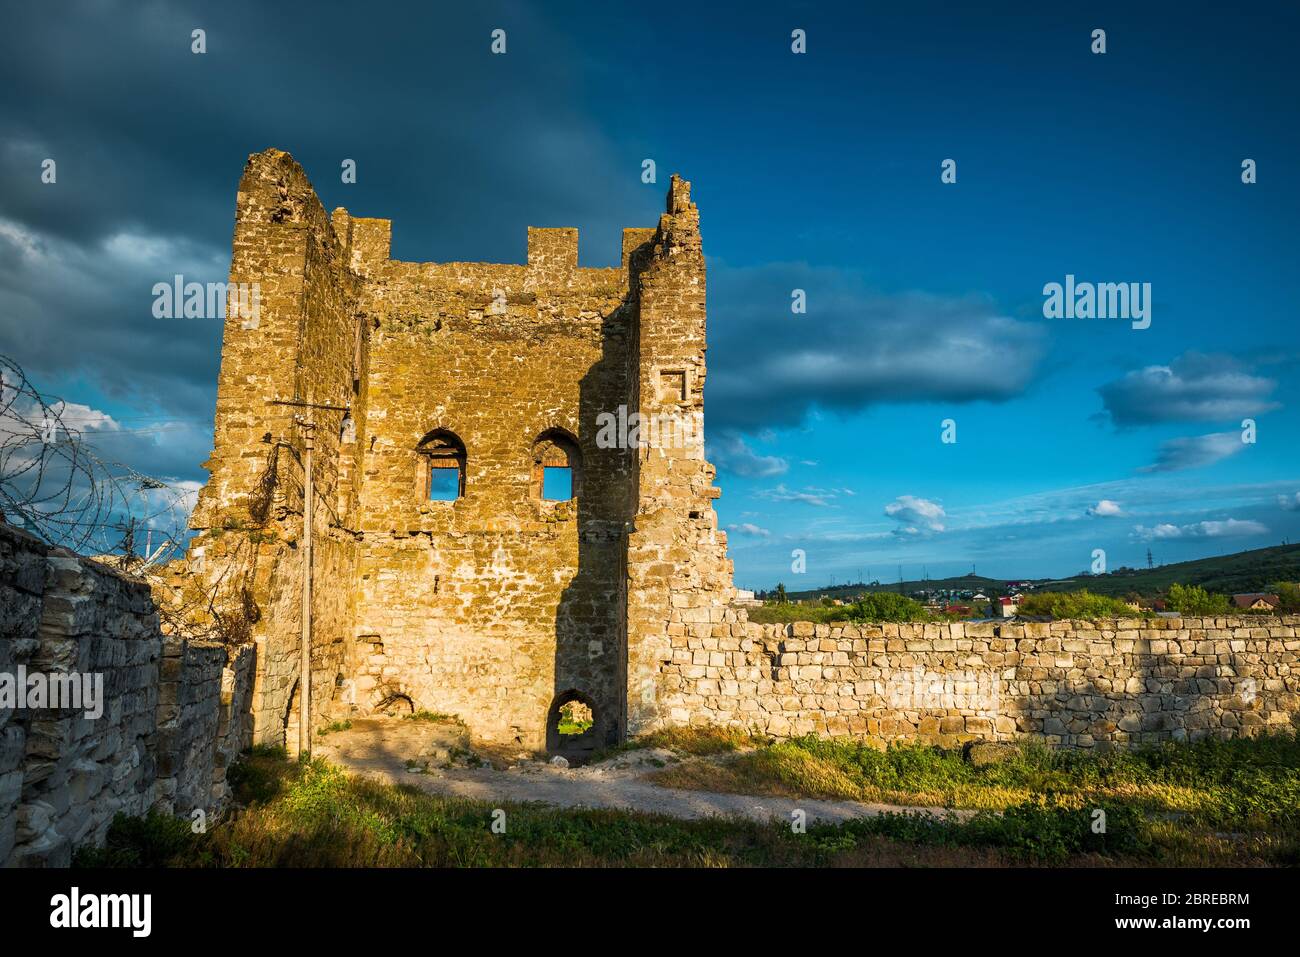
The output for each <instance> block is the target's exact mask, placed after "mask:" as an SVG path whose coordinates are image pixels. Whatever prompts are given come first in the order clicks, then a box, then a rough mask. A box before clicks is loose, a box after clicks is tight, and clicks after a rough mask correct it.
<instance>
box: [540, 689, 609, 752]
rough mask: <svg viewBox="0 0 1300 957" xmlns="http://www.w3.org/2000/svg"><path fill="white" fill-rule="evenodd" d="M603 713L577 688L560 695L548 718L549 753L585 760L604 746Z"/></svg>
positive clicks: (547, 738)
mask: <svg viewBox="0 0 1300 957" xmlns="http://www.w3.org/2000/svg"><path fill="white" fill-rule="evenodd" d="M603 727H604V724H603V722H602V720H601V714H600V710H599V709H598V708H597V707H596V703H595V702H594V701H592V700H591V698H590V697H589V696H588V695H585V694H583V693H582V692H581V691H578V690H577V689H576V688H570V689H569V690H568V691H564V692H561V693H560V694H558V695H556V696H555V700H554V701H552V702H551V707H550V710H549V711H548V712H547V715H546V750H547V751H549V752H551V753H552V754H559V755H563V756H564V757H566V758H568V759H569V760H570V761H578V762H582V761H585V760H586V759H587V758H588V757H590V756H591V754H592V752H594V751H595V750H596V749H597V748H598V747H600V746H601V745H602V744H604V743H605V742H604V737H603V735H602V732H601V729H602V728H603Z"/></svg>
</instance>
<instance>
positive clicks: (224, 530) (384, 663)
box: [178, 150, 1300, 751]
mask: <svg viewBox="0 0 1300 957" xmlns="http://www.w3.org/2000/svg"><path fill="white" fill-rule="evenodd" d="M390 229H391V226H390V223H389V221H388V220H383V219H365V218H360V217H354V216H352V215H350V214H349V213H348V212H347V211H346V210H342V209H338V210H335V211H334V213H333V214H332V215H327V214H326V212H325V210H324V208H323V207H322V206H321V203H320V201H319V200H318V199H317V197H316V194H315V192H314V191H313V189H312V187H311V184H310V183H309V182H308V180H307V177H306V175H305V174H304V173H303V170H302V169H301V167H299V166H298V164H297V163H295V162H294V161H293V159H292V158H291V157H290V156H289V155H288V154H286V153H283V152H280V151H278V150H268V151H266V152H264V153H259V154H256V155H254V156H252V157H251V158H250V159H249V162H248V166H247V168H246V169H245V171H244V175H243V179H242V180H241V182H240V186H239V195H238V205H237V211H236V221H235V235H234V254H233V258H232V263H231V271H230V282H231V284H232V286H235V285H236V284H256V285H257V286H258V287H259V288H260V293H261V296H260V305H261V308H260V314H259V315H258V316H257V317H256V321H250V320H249V319H248V317H246V316H242V317H241V316H239V315H232V316H230V317H228V318H227V321H226V329H225V341H224V348H223V352H222V365H221V375H220V382H219V387H218V396H217V414H216V433H215V441H214V449H213V453H212V457H211V459H210V460H209V462H208V463H206V464H207V467H208V469H209V470H210V472H211V479H210V481H209V482H208V484H207V486H206V487H205V488H204V489H203V491H202V493H201V494H200V496H199V500H198V505H197V507H196V509H195V510H194V513H193V517H192V519H191V525H192V526H193V527H194V528H195V529H197V536H196V538H195V540H194V542H193V544H192V545H191V548H190V560H189V572H188V574H187V575H186V576H184V581H182V582H181V584H180V585H179V586H178V590H180V591H184V590H185V589H186V588H187V587H188V588H189V589H191V590H193V589H194V587H195V585H196V583H198V584H199V585H200V586H201V588H200V590H201V591H203V592H204V593H205V594H208V595H211V596H214V597H213V598H212V599H211V600H210V601H209V602H208V604H209V606H210V607H211V609H212V612H213V615H214V616H215V617H216V618H217V620H218V621H219V623H220V624H221V625H222V626H223V629H224V631H225V632H226V633H227V635H228V636H230V637H228V642H229V643H232V644H239V643H241V642H247V641H249V640H251V641H253V642H254V643H255V645H256V652H257V655H256V660H257V666H256V680H255V682H254V685H253V691H252V698H251V707H250V710H251V719H252V726H253V728H254V736H255V738H256V740H259V741H263V742H274V743H278V742H287V743H288V744H289V745H290V747H293V746H294V745H295V743H296V741H297V727H296V724H297V713H298V705H297V700H296V687H297V676H298V672H299V664H298V662H299V645H300V634H301V621H302V605H301V598H300V596H301V594H302V584H303V581H302V576H303V562H302V558H301V552H302V550H303V549H302V545H301V542H300V537H301V535H302V530H303V521H302V511H303V487H304V484H303V459H304V435H305V430H304V428H303V427H302V425H301V424H300V423H299V422H298V421H297V420H296V417H299V416H304V415H307V416H310V417H311V418H312V419H313V420H315V422H316V428H315V429H314V430H313V433H314V437H315V476H314V478H313V482H312V487H313V488H314V489H316V492H317V495H316V505H315V507H314V508H313V515H312V528H313V530H314V533H313V534H314V538H315V541H316V543H317V545H316V547H315V549H314V552H313V571H312V579H313V581H314V582H315V589H314V591H313V599H312V608H311V616H312V623H313V656H312V662H311V677H312V688H313V689H315V690H314V691H313V693H312V694H311V707H312V715H311V722H312V725H313V727H317V726H320V725H321V724H323V723H326V722H329V721H331V720H335V719H337V718H340V717H346V716H349V715H367V714H373V713H375V712H377V711H380V712H383V711H394V710H397V711H408V712H409V711H421V710H427V711H432V712H438V713H442V714H449V715H455V716H457V717H458V718H460V719H461V720H463V721H464V722H465V723H466V724H467V725H468V726H469V728H470V729H471V730H472V732H473V734H474V736H475V737H476V738H477V739H479V740H481V741H484V742H488V743H497V744H504V745H519V746H521V747H523V748H528V749H542V748H545V749H547V750H551V751H554V750H558V749H560V748H561V747H562V746H563V745H566V744H569V745H571V746H574V747H577V748H579V749H586V750H590V749H593V748H596V747H600V746H604V745H607V744H612V743H615V742H618V741H621V740H623V739H625V738H627V737H628V736H632V735H637V734H640V733H643V732H645V731H648V730H651V729H654V728H657V727H661V726H663V725H667V724H694V725H703V724H726V725H739V726H744V727H750V728H754V729H756V730H759V731H762V732H765V733H768V734H774V735H790V734H808V733H816V734H824V735H837V734H852V735H859V736H866V737H871V738H874V739H877V740H881V741H888V740H892V739H895V738H922V739H927V740H933V741H937V742H939V743H943V744H955V743H961V742H964V741H969V740H972V739H975V738H992V739H1006V738H1012V737H1017V736H1021V735H1035V736H1039V737H1041V738H1042V739H1044V740H1046V741H1047V742H1048V743H1050V744H1053V745H1065V746H1074V747H1090V746H1094V745H1098V744H1100V745H1109V744H1112V743H1128V742H1152V741H1160V740H1169V739H1179V738H1186V737H1198V736H1203V735H1207V734H1214V735H1220V736H1231V735H1234V734H1250V733H1254V732H1255V731H1257V730H1260V729H1263V728H1266V727H1270V726H1289V725H1290V724H1292V723H1293V721H1294V717H1295V715H1296V713H1297V712H1298V711H1300V675H1297V673H1296V668H1295V662H1296V661H1297V655H1298V654H1300V641H1298V640H1297V637H1296V624H1297V621H1300V619H1294V618H1277V617H1272V618H1266V619H1261V618H1258V617H1255V618H1249V617H1246V618H1217V619H1216V618H1206V619H1156V620H1144V619H1132V620H1112V621H1109V622H1051V623H1034V622H1027V623H1020V622H1008V623H981V622H956V623H952V624H915V625H912V624H884V625H853V624H847V623H846V624H843V625H840V624H835V625H824V624H818V625H814V624H811V623H806V622H804V623H794V624H792V625H758V624H753V623H749V622H748V621H747V618H746V615H747V613H746V611H745V610H744V608H742V607H739V606H736V605H733V603H732V602H733V598H734V597H735V590H734V588H733V586H732V577H731V563H730V561H729V560H728V559H727V557H726V536H725V534H724V533H723V532H721V531H719V530H718V523H717V516H716V514H715V512H714V510H713V501H714V499H715V498H717V496H718V494H719V492H718V489H717V488H715V486H714V484H713V479H714V470H713V468H712V467H711V466H710V465H709V464H708V462H706V461H705V459H704V451H703V447H702V443H700V442H698V441H697V442H685V443H682V442H675V441H653V442H650V443H644V442H637V441H635V440H633V441H623V442H612V443H611V442H608V441H601V440H600V438H601V429H600V428H598V426H599V425H600V423H601V422H602V421H603V422H606V423H608V422H609V421H610V420H611V419H617V421H618V422H619V423H620V425H621V424H622V423H623V422H624V421H625V420H626V419H629V418H632V417H634V416H639V417H640V418H641V419H642V420H643V421H654V420H657V419H661V418H667V419H670V420H675V421H686V422H688V423H690V424H691V429H690V430H689V431H691V432H692V433H693V434H694V435H696V436H699V435H701V434H702V429H703V412H704V408H703V394H704V383H705V370H706V365H705V268H704V258H703V254H702V251H701V241H700V223H699V213H698V210H697V209H696V207H695V205H694V203H692V202H691V198H690V184H689V183H687V182H685V181H684V180H682V179H680V178H678V177H676V176H674V177H673V179H672V183H671V186H670V187H669V190H668V197H667V209H666V211H665V212H664V214H663V215H662V216H661V217H660V220H659V224H658V226H657V227H655V228H643V229H627V230H624V233H623V249H622V257H621V262H620V265H619V266H618V267H615V268H609V269H591V268H582V267H579V266H578V253H577V244H578V235H577V231H576V230H573V229H531V228H530V229H529V231H528V255H527V263H526V264H524V265H499V264H487V263H407V262H400V261H397V260H394V259H391V258H390V256H389V239H390ZM273 402H296V403H300V404H299V405H282V404H272V403H273ZM315 406H325V407H328V408H314V407H315ZM615 431H618V430H615ZM622 434H624V433H623V432H620V435H622ZM552 477H555V478H558V479H559V480H560V481H561V484H562V486H563V488H562V489H561V491H559V492H558V493H557V492H555V491H553V490H552V489H550V488H549V484H550V482H551V478H552ZM949 687H951V689H954V690H953V692H952V693H951V694H945V693H943V690H942V689H944V688H949ZM935 689H939V691H938V692H936V691H935ZM972 689H973V691H974V693H968V692H970V691H971V690H972ZM571 702H577V703H579V704H580V705H581V706H582V708H583V709H584V713H585V712H586V710H588V709H589V712H590V720H591V725H590V728H589V729H588V730H587V731H586V732H585V733H583V734H582V735H581V736H580V738H579V739H577V740H573V741H570V740H567V739H566V740H565V741H561V740H560V736H559V735H558V734H557V731H558V728H559V724H560V720H561V713H562V710H564V711H566V712H569V711H571V710H572V709H566V708H565V706H566V705H567V704H569V703H571Z"/></svg>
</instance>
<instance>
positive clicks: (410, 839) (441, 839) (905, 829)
mask: <svg viewBox="0 0 1300 957" xmlns="http://www.w3.org/2000/svg"><path fill="white" fill-rule="evenodd" d="M237 767H239V768H240V771H239V773H238V774H235V775H234V784H235V788H236V794H237V796H238V798H239V799H240V800H241V801H243V802H247V807H245V808H244V809H243V810H240V811H237V812H235V813H234V814H233V815H231V816H229V817H228V818H227V819H225V820H223V821H221V822H219V823H218V824H217V825H216V826H214V827H212V828H211V829H209V831H208V832H207V833H204V834H193V833H191V831H190V826H189V822H188V821H187V820H186V819H184V818H172V817H168V816H164V815H158V814H151V815H149V816H148V817H146V818H135V819H132V818H125V817H120V818H118V820H117V821H115V822H114V825H113V827H112V829H111V831H110V834H109V840H108V843H107V845H106V846H105V847H104V848H102V849H98V850H82V851H80V852H79V853H78V855H77V858H76V864H77V866H81V867H358V866H361V867H373V866H393V867H412V866H425V867H519V866H522V867H539V866H540V867H549V866H564V867H575V866H576V867H602V866H648V867H649V866H652V867H746V866H793V867H807V866H870V865H898V864H903V865H921V866H926V865H958V866H969V865H1008V864H1040V863H1041V864H1048V863H1062V862H1068V861H1074V862H1076V863H1090V862H1096V861H1106V860H1108V859H1110V858H1112V857H1114V856H1115V855H1124V854H1128V855H1140V854H1141V853H1142V851H1143V847H1144V844H1143V841H1142V837H1141V833H1142V832H1141V831H1140V828H1139V827H1138V826H1137V825H1136V824H1135V822H1132V821H1128V820H1127V819H1125V818H1124V811H1123V809H1115V811H1114V813H1115V815H1116V816H1115V817H1114V818H1112V821H1113V822H1115V824H1114V825H1113V826H1112V828H1111V830H1110V834H1109V835H1096V834H1093V833H1092V832H1091V830H1090V829H1089V827H1088V826H1087V824H1088V820H1087V815H1086V812H1083V811H1079V810H1074V809H1068V808H1062V807H1059V806H1055V805H1051V804H1041V805H1035V806H1028V807H1025V808H1023V809H1016V810H1015V811H1014V812H1013V813H1011V814H1008V815H1002V816H998V815H992V814H985V815H982V816H980V817H978V818H977V819H974V820H972V821H969V822H965V823H960V822H955V821H943V820H933V819H931V818H929V817H928V816H927V817H921V816H918V815H910V814H908V815H886V816H883V817H878V818H871V819H863V820H859V821H855V822H852V823H849V824H846V825H843V826H839V827H832V826H827V825H810V826H809V827H808V828H807V831H806V833H794V832H793V830H792V828H791V827H790V826H789V825H786V824H782V823H778V822H773V823H757V822H751V821H743V820H725V819H719V818H713V819H706V820H698V821H683V820H677V819H674V818H668V817H663V816H656V815H649V814H637V813H629V812H624V811H612V810H581V809H579V810H572V809H566V810H560V809H548V808H545V807H541V806H539V805H511V804H507V805H505V806H504V807H503V810H505V812H506V818H505V821H506V830H505V833H504V834H494V833H493V832H492V830H491V825H492V821H493V811H494V807H493V805H491V804H488V803H483V802H477V801H468V800H463V799H455V798H443V797H438V796H435V795H429V794H426V793H423V792H421V791H418V790H416V789H414V788H410V787H405V786H400V787H398V786H392V785H384V784H378V783H375V782H371V781H365V780H362V779H359V778H351V777H349V776H348V775H346V774H345V773H344V772H343V771H342V770H341V769H339V768H337V767H335V766H332V765H330V764H328V763H326V762H324V761H321V760H316V761H314V762H310V763H297V762H290V761H288V760H286V759H285V757H284V755H283V753H282V752H281V753H277V752H274V751H260V752H257V753H254V754H250V755H248V756H247V757H245V758H244V760H243V761H241V762H240V763H239V765H237ZM1138 859H1139V858H1135V860H1138Z"/></svg>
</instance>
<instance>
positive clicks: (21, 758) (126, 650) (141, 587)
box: [0, 525, 252, 866]
mask: <svg viewBox="0 0 1300 957" xmlns="http://www.w3.org/2000/svg"><path fill="white" fill-rule="evenodd" d="M227 657H228V656H227V651H226V649H225V648H223V647H221V646H215V645H197V644H195V645H190V644H187V643H185V642H182V641H168V642H164V636H163V634H162V632H161V630H160V628H159V623H158V613H157V610H156V608H155V606H154V602H153V598H152V596H151V594H150V591H149V586H148V585H147V584H145V583H144V582H143V581H140V580H138V579H135V578H132V577H130V576H126V575H123V574H120V573H118V572H117V571H115V570H113V569H111V568H109V567H107V566H105V565H102V564H99V563H97V562H94V561H91V560H89V559H85V558H80V557H77V556H75V555H72V554H70V553H68V552H64V551H62V550H59V549H51V548H49V547H47V546H46V545H44V544H42V543H41V542H40V541H38V540H37V539H35V538H33V537H32V536H30V535H27V534H26V533H23V532H21V531H18V530H16V529H14V528H12V527H11V526H6V525H0V677H4V678H6V679H7V681H8V683H9V688H10V692H11V693H12V692H13V691H14V690H16V685H17V678H18V676H19V674H20V672H25V674H26V675H27V676H31V675H39V676H41V678H40V679H38V680H44V681H47V682H51V683H53V682H54V681H56V680H57V681H63V680H66V679H70V678H72V677H74V676H75V677H77V678H79V679H80V678H82V677H83V676H85V677H88V678H89V679H90V680H91V681H92V682H94V681H102V685H101V687H102V701H100V702H98V703H97V708H102V713H101V714H99V715H98V716H91V717H88V716H87V714H86V711H87V710H88V709H87V708H84V707H76V708H74V707H65V708H61V709H54V708H50V707H29V706H28V705H30V704H33V702H30V701H27V700H25V699H24V700H21V701H18V700H15V701H14V702H12V704H13V705H14V706H13V707H8V706H3V707H0V863H3V864H5V865H6V866H41V865H45V866H63V865H66V864H68V863H69V862H70V861H71V857H72V851H73V849H74V848H75V847H77V846H79V845H81V844H83V843H100V842H102V841H103V839H104V836H105V834H106V833H107V830H108V826H109V824H110V823H111V822H112V820H113V817H114V816H115V815H116V814H118V813H124V814H129V815H140V814H143V813H145V812H147V811H148V810H149V809H151V808H155V807H156V808H159V809H163V810H168V811H175V812H177V813H180V812H183V811H188V810H190V809H192V808H196V807H202V808H204V809H205V810H206V811H208V812H209V813H215V812H216V811H217V810H219V808H220V801H221V800H222V799H223V798H224V793H225V792H224V776H225V763H226V760H227V759H228V757H227V756H228V755H229V753H230V751H231V749H232V748H233V747H235V745H236V742H237V741H240V740H243V741H244V742H245V744H246V743H247V742H246V739H247V733H246V727H245V726H244V723H242V722H238V721H236V722H233V723H232V722H231V721H230V720H229V719H225V724H224V726H223V717H222V716H223V684H225V683H228V684H229V685H230V688H231V690H232V697H233V695H234V694H235V693H238V694H242V695H243V696H244V697H245V698H246V697H247V694H248V691H247V688H248V686H250V685H251V675H252V656H251V654H243V653H241V654H238V655H235V656H233V657H232V658H231V661H230V663H229V664H228V663H227ZM227 671H228V672H230V674H229V677H228V679H227V678H226V672H227ZM239 689H243V690H239ZM81 703H82V704H85V703H86V702H84V701H83V702H81ZM241 706H242V707H245V708H246V704H244V705H241ZM223 727H224V730H223ZM218 755H221V757H219V756H218Z"/></svg>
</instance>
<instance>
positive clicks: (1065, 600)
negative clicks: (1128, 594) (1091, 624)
mask: <svg viewBox="0 0 1300 957" xmlns="http://www.w3.org/2000/svg"><path fill="white" fill-rule="evenodd" d="M1020 614H1022V615H1046V616H1050V617H1052V618H1131V617H1133V616H1134V615H1136V614H1139V612H1135V611H1134V610H1133V609H1132V608H1130V607H1129V606H1128V605H1126V604H1124V602H1122V601H1120V600H1119V599H1118V598H1112V597H1111V596H1109V595H1094V594H1093V593H1092V592H1090V591H1088V589H1086V588H1084V589H1082V590H1081V591H1048V592H1039V593H1038V594H1036V595H1026V596H1025V597H1024V600H1023V601H1021V603H1020Z"/></svg>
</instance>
